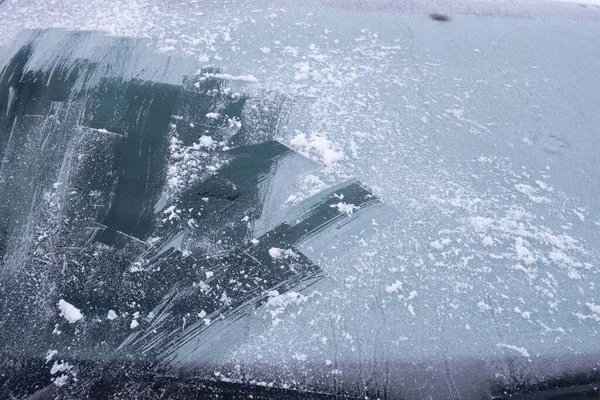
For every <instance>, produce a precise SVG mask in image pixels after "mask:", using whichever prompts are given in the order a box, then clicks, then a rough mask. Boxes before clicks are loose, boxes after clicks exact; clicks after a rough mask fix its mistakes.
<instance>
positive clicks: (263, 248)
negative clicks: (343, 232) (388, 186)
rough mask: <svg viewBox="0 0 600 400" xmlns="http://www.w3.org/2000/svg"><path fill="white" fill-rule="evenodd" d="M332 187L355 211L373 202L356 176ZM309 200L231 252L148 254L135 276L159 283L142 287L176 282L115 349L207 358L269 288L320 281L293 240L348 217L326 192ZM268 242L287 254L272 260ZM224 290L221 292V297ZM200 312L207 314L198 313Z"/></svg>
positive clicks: (233, 335)
mask: <svg viewBox="0 0 600 400" xmlns="http://www.w3.org/2000/svg"><path fill="white" fill-rule="evenodd" d="M232 165H233V164H232ZM239 170H240V169H236V171H239ZM335 194H336V195H337V196H344V198H345V199H348V201H352V202H353V203H354V204H355V205H356V206H357V207H358V208H359V209H361V210H363V209H367V208H369V207H370V206H372V205H374V204H377V202H378V200H377V199H376V198H375V197H373V196H372V195H371V194H370V193H369V192H368V191H367V190H365V189H364V188H363V187H362V186H360V184H358V183H356V182H350V183H348V184H346V185H340V186H339V187H337V188H335ZM311 200H312V202H313V203H314V204H313V205H312V206H309V207H307V212H306V214H305V215H303V216H301V217H299V218H297V220H295V221H294V223H293V224H291V225H290V224H287V223H286V224H282V225H279V226H278V227H276V228H275V229H274V230H272V231H270V232H268V233H266V234H265V235H263V236H261V237H259V242H258V243H259V244H258V245H254V244H251V243H250V244H249V245H247V246H245V247H242V248H241V249H239V250H237V251H234V252H233V253H232V254H229V255H226V256H214V257H211V258H208V259H206V258H204V259H202V258H196V257H192V256H190V257H182V254H181V252H179V251H174V252H172V253H170V254H169V256H167V257H166V258H167V259H168V261H167V260H165V258H159V259H158V260H156V261H151V262H150V265H149V266H148V267H147V268H148V275H147V276H146V277H142V279H144V280H145V281H146V282H147V284H148V285H151V286H155V285H156V286H158V287H157V288H156V289H155V288H150V287H147V288H145V289H144V290H143V292H144V293H153V294H157V293H159V292H160V289H159V287H163V288H165V287H168V286H169V285H168V284H166V283H165V279H166V280H168V281H170V282H176V283H174V285H173V286H172V287H171V289H170V290H169V291H168V293H166V294H165V296H164V297H163V298H162V299H161V300H160V302H159V304H158V306H157V307H156V308H154V309H153V310H152V314H153V317H152V319H150V320H149V321H148V322H149V323H148V325H147V327H145V331H144V332H140V333H133V334H131V335H130V337H129V338H127V339H126V340H125V341H124V342H123V343H122V345H121V346H120V349H121V350H122V351H125V352H127V353H133V354H134V355H143V356H145V357H150V358H151V359H155V358H157V359H166V360H171V361H182V359H194V360H201V361H202V362H208V361H210V360H213V359H216V358H217V357H219V356H220V355H222V354H223V352H224V351H226V350H228V349H229V348H231V347H233V346H234V345H235V344H237V343H238V342H239V340H240V339H241V338H240V337H239V335H240V334H241V333H240V332H238V331H236V330H235V329H233V328H231V329H230V330H227V327H229V326H231V325H232V324H233V323H234V322H235V321H236V320H238V319H240V318H243V317H244V316H245V315H247V314H248V313H249V312H250V311H252V310H253V309H255V308H256V307H258V306H259V305H261V304H263V303H265V301H266V300H267V295H268V292H269V291H271V290H278V291H279V292H280V293H284V292H286V291H288V290H291V289H294V290H305V289H306V287H308V286H310V285H312V284H313V283H315V282H317V281H318V280H320V279H321V278H322V277H323V273H322V271H321V269H320V268H319V267H317V266H315V265H314V264H313V263H312V262H310V260H308V259H307V258H306V257H305V256H304V255H303V254H302V253H300V252H299V251H298V249H297V248H296V246H297V245H298V244H300V243H302V242H303V241H305V240H308V239H310V238H311V237H314V236H316V235H319V234H322V233H323V232H325V231H326V230H328V229H335V227H338V228H339V226H340V225H344V224H346V223H349V222H351V220H352V218H348V216H346V215H345V214H340V213H339V211H337V210H335V209H332V208H331V207H330V206H331V204H335V202H337V201H338V197H336V196H333V195H332V191H327V192H326V193H324V194H320V195H317V196H315V199H311ZM209 203H210V202H209ZM358 215H360V213H357V216H358ZM274 246H277V247H280V248H285V249H290V250H292V252H293V254H294V256H291V257H288V258H281V259H273V258H272V257H271V256H270V254H269V250H270V249H271V248H272V247H274ZM158 267H160V268H158ZM175 267H177V270H178V271H182V272H178V274H179V276H177V277H175V275H173V273H174V270H175ZM203 271H211V273H212V274H211V277H210V278H209V279H206V280H204V276H203ZM181 274H184V275H187V278H184V277H183V275H181ZM190 281H192V284H191V285H190ZM223 293H226V295H227V298H226V300H225V301H224V300H223V295H222V294H223ZM199 311H203V312H205V313H206V315H202V316H198V317H197V314H198V313H199ZM184 316H192V317H191V318H189V320H191V321H193V322H192V323H191V324H189V325H187V327H186V328H185V329H184V327H183V325H182V318H183V317H184ZM187 318H188V317H186V321H187V320H188V319H187ZM206 321H210V322H209V323H207V322H206ZM215 332H221V334H218V333H215ZM185 349H188V350H185Z"/></svg>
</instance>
